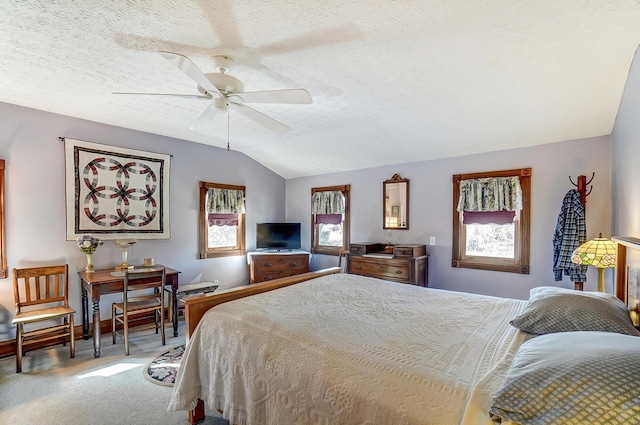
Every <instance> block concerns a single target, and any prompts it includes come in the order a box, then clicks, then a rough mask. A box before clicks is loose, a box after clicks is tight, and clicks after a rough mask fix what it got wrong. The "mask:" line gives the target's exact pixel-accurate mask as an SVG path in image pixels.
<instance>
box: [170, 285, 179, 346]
mask: <svg viewBox="0 0 640 425" xmlns="http://www.w3.org/2000/svg"><path fill="white" fill-rule="evenodd" d="M171 292H172V295H173V296H172V297H171V316H172V317H171V320H172V321H173V336H174V337H176V336H178V290H177V288H171Z"/></svg>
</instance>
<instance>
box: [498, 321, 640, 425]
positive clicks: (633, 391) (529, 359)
mask: <svg viewBox="0 0 640 425" xmlns="http://www.w3.org/2000/svg"><path fill="white" fill-rule="evenodd" d="M638 382H640V338H638V337H634V336H629V335H620V334H617V333H611V332H567V333H554V334H549V335H541V336H538V337H536V338H533V339H531V340H529V341H527V342H525V343H523V344H522V346H520V349H519V350H518V352H517V353H516V355H515V357H514V359H513V363H512V365H511V369H510V370H509V372H508V374H507V378H506V380H505V382H504V384H503V385H502V387H501V388H500V389H499V390H498V392H497V393H496V394H495V395H494V397H493V402H492V405H491V408H490V410H489V414H490V416H491V419H492V420H493V421H494V422H501V421H503V420H512V421H514V422H517V423H519V424H522V425H549V424H563V425H586V424H602V425H605V424H607V425H610V424H627V425H628V424H638V423H640V415H639V413H638V409H639V407H638V406H640V385H638Z"/></svg>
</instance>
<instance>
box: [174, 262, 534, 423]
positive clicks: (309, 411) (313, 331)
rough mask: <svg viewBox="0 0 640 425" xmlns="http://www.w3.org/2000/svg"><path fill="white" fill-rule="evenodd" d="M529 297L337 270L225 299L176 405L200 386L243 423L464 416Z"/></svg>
mask: <svg viewBox="0 0 640 425" xmlns="http://www.w3.org/2000/svg"><path fill="white" fill-rule="evenodd" d="M525 303H526V302H525V301H520V300H510V299H502V298H495V297H486V296H480V295H474V294H467V293H459V292H449V291H443V290H437V289H428V288H420V287H414V286H411V285H405V284H397V283H392V282H386V281H382V280H378V279H372V278H367V277H362V276H356V275H348V274H339V275H330V276H325V277H322V278H319V279H315V280H312V281H307V282H303V283H300V284H297V285H294V286H290V287H287V288H282V289H278V290H276V291H272V292H268V293H265V294H261V295H257V296H253V297H249V298H245V299H242V300H237V301H233V302H230V303H226V304H222V305H219V306H217V307H215V308H213V309H211V310H210V311H209V312H207V314H206V315H205V316H204V317H203V319H202V321H201V323H200V324H199V325H198V327H197V329H196V331H195V333H194V335H193V336H192V338H191V339H190V341H189V344H188V345H187V349H186V352H185V354H184V357H183V359H182V363H181V365H180V373H179V375H178V379H177V382H176V384H175V387H174V390H173V395H172V400H171V403H170V405H169V410H189V409H191V408H192V407H193V405H194V404H193V403H194V400H196V399H198V398H201V399H203V400H204V401H205V405H206V406H207V408H208V409H211V410H214V409H220V410H223V411H224V416H225V418H227V419H229V420H230V422H231V423H235V424H238V425H289V424H327V425H328V424H336V425H347V424H393V425H403V424H437V425H447V424H452V425H453V424H459V423H460V421H461V420H462V417H463V415H464V412H465V406H466V405H467V401H468V400H469V397H470V394H471V392H472V390H473V389H474V387H476V385H477V384H478V383H479V382H481V380H482V378H483V377H484V376H485V375H487V373H488V372H490V371H491V370H492V369H493V368H494V366H496V365H498V364H499V363H500V360H501V359H502V360H503V362H504V359H503V357H505V355H508V353H509V352H510V351H513V348H514V345H515V344H517V342H518V340H519V339H520V335H519V332H518V331H517V330H516V329H515V328H513V327H512V326H511V325H509V320H511V319H512V318H513V317H515V316H516V314H517V313H518V312H519V311H520V310H521V309H522V307H523V306H524V304H525ZM520 342H521V341H520ZM487 407H488V406H487Z"/></svg>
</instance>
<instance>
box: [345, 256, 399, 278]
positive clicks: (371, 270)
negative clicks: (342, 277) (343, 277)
mask: <svg viewBox="0 0 640 425" xmlns="http://www.w3.org/2000/svg"><path fill="white" fill-rule="evenodd" d="M349 273H352V274H360V275H363V276H370V277H377V278H380V279H387V280H395V281H398V282H409V280H410V275H409V262H408V261H385V262H379V261H375V260H372V259H367V258H358V257H352V258H351V261H350V263H349Z"/></svg>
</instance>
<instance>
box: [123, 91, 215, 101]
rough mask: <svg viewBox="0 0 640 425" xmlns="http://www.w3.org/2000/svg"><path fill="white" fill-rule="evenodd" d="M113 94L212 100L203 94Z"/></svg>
mask: <svg viewBox="0 0 640 425" xmlns="http://www.w3.org/2000/svg"><path fill="white" fill-rule="evenodd" d="M111 94H132V95H142V96H174V97H185V98H189V99H193V98H196V99H205V100H211V96H205V95H203V94H178V93H129V92H111Z"/></svg>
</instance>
